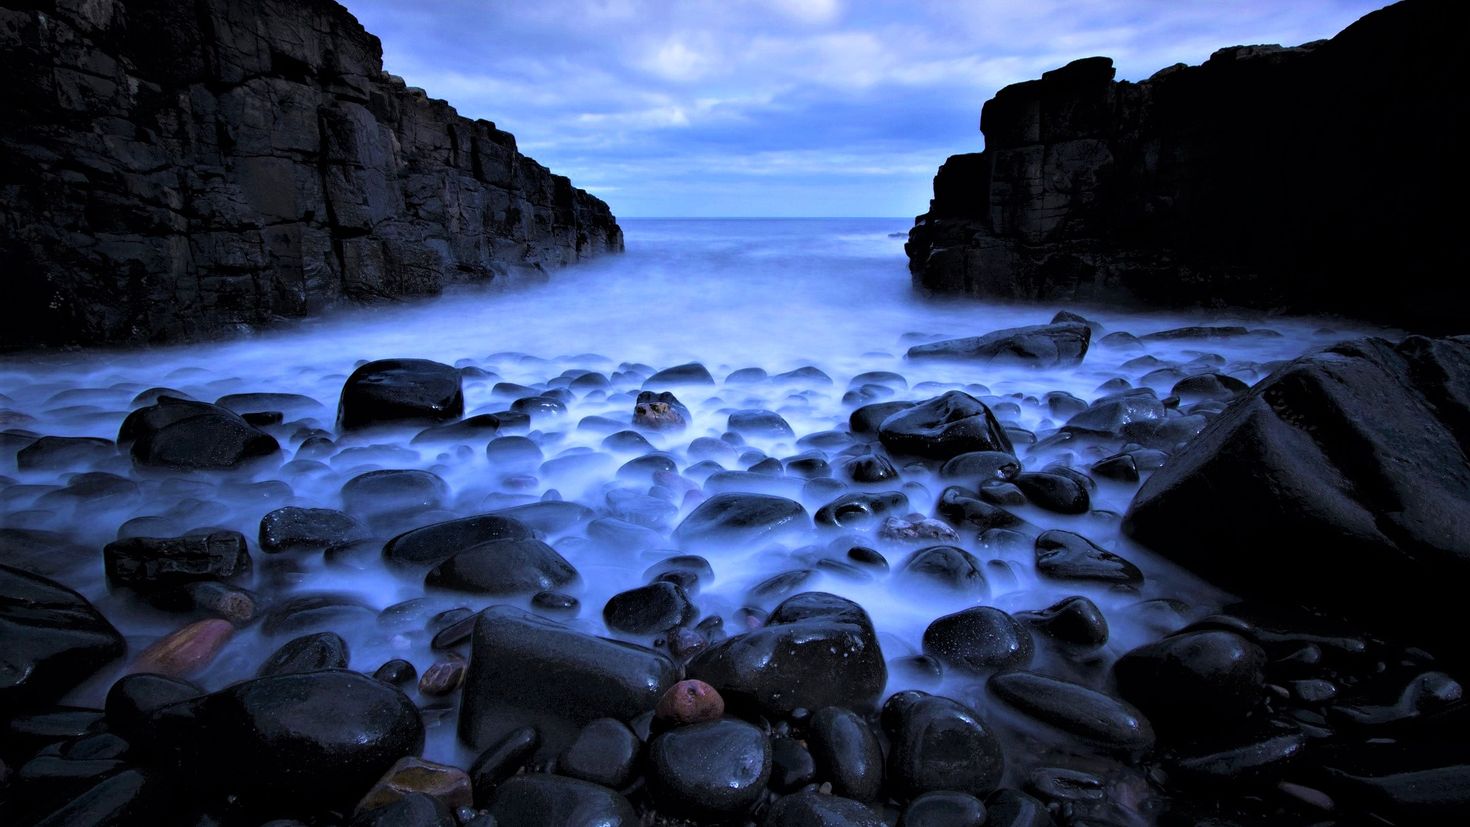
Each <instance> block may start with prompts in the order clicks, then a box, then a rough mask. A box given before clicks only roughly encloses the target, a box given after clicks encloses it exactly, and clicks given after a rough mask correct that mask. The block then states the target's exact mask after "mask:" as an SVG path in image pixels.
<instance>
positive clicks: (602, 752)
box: [556, 718, 643, 790]
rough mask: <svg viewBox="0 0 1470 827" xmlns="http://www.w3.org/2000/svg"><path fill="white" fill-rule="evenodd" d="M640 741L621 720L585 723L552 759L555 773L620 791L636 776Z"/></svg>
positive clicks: (599, 720)
mask: <svg viewBox="0 0 1470 827" xmlns="http://www.w3.org/2000/svg"><path fill="white" fill-rule="evenodd" d="M642 752H643V742H642V741H640V740H639V739H638V736H637V735H635V734H634V733H633V730H631V729H629V728H628V726H627V725H626V724H624V723H623V722H622V721H618V720H614V719H612V718H599V719H597V720H595V721H591V722H589V723H588V724H587V725H586V726H584V727H582V730H581V731H580V732H578V733H577V737H576V738H575V739H574V740H573V741H572V742H571V743H570V744H568V745H567V748H566V749H564V750H562V751H561V755H559V756H557V759H556V771H557V774H559V775H565V776H568V777H570V778H580V779H581V780H583V781H590V782H592V783H593V784H601V785H602V786H604V787H608V788H610V789H614V790H621V789H623V788H624V787H627V786H628V785H629V784H631V783H632V782H633V780H634V778H636V777H637V772H638V759H639V757H640V756H641V755H642Z"/></svg>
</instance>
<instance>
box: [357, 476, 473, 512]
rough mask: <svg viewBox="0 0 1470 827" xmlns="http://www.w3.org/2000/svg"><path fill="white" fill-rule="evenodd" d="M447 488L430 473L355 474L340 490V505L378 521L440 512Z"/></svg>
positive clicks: (446, 496) (441, 480)
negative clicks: (428, 512)
mask: <svg viewBox="0 0 1470 827" xmlns="http://www.w3.org/2000/svg"><path fill="white" fill-rule="evenodd" d="M448 500H449V485H448V484H446V483H445V482H444V480H443V479H441V478H440V477H439V475H438V474H435V473H432V472H430V471H420V470H416V469H408V470H404V469H396V468H392V469H385V470H382V471H368V472H367V473H365V474H358V475H357V476H355V477H353V478H352V479H350V480H348V481H347V482H346V483H345V484H344V485H343V486H342V504H343V506H345V507H346V509H347V510H348V511H350V512H353V513H356V514H364V515H367V516H368V517H370V518H371V517H378V516H384V515H393V514H404V513H408V514H412V513H415V512H421V511H431V510H433V509H436V508H443V507H444V504H445V503H446V502H448Z"/></svg>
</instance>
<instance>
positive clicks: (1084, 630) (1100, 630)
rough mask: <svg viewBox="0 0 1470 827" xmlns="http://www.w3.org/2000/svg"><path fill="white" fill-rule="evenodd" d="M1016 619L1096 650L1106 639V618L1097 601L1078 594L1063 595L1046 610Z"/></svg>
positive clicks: (1058, 639) (1050, 635) (1063, 641)
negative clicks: (1094, 601)
mask: <svg viewBox="0 0 1470 827" xmlns="http://www.w3.org/2000/svg"><path fill="white" fill-rule="evenodd" d="M1016 619H1017V620H1019V621H1021V622H1023V623H1026V624H1028V625H1030V626H1031V627H1032V628H1033V629H1035V630H1037V631H1038V632H1040V633H1041V634H1042V635H1044V636H1045V637H1047V638H1049V639H1051V640H1053V641H1056V642H1058V643H1061V644H1065V645H1068V646H1075V647H1079V648H1082V649H1095V648H1097V647H1099V646H1101V645H1103V644H1104V643H1107V642H1108V621H1107V618H1106V617H1104V616H1103V613H1102V610H1101V609H1099V608H1098V607H1097V604H1096V603H1093V602H1092V601H1091V600H1088V599H1087V598H1086V597H1083V596H1081V595H1073V596H1071V597H1064V598H1062V599H1061V600H1059V601H1057V602H1056V603H1053V604H1052V605H1050V606H1048V607H1046V608H1045V609H1039V610H1037V611H1032V612H1020V613H1017V614H1016Z"/></svg>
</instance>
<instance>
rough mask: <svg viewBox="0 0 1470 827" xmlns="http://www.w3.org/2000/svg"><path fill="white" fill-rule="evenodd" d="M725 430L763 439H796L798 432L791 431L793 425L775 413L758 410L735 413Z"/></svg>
mask: <svg viewBox="0 0 1470 827" xmlns="http://www.w3.org/2000/svg"><path fill="white" fill-rule="evenodd" d="M725 429H726V430H728V431H734V432H735V433H737V434H740V435H741V436H746V437H758V438H761V439H793V438H795V437H796V432H795V431H793V430H791V425H790V424H789V423H788V422H787V421H786V420H785V419H784V418H782V416H781V415H780V414H778V413H776V412H775V411H766V410H756V409H750V410H740V411H734V412H733V413H731V414H730V416H729V418H728V419H727V420H726V425H725Z"/></svg>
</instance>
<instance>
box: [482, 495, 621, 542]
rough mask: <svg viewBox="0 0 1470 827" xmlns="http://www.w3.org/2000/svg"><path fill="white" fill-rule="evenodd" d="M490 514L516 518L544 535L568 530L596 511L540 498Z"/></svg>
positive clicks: (589, 518)
mask: <svg viewBox="0 0 1470 827" xmlns="http://www.w3.org/2000/svg"><path fill="white" fill-rule="evenodd" d="M492 514H493V515H494V516H499V517H508V518H511V519H514V520H518V521H520V522H521V523H522V524H524V525H525V526H527V527H529V528H532V529H535V530H536V531H540V532H542V533H543V534H546V535H553V534H560V533H562V532H564V531H569V530H570V529H572V528H575V527H577V526H580V525H583V524H585V523H587V522H588V521H589V520H591V519H592V518H593V517H595V516H596V512H595V511H593V510H592V509H590V508H588V507H587V506H585V505H581V504H580V503H574V502H566V501H564V500H542V501H540V502H534V503H526V504H524V505H514V506H511V507H509V508H502V509H500V510H498V511H495V512H492Z"/></svg>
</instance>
